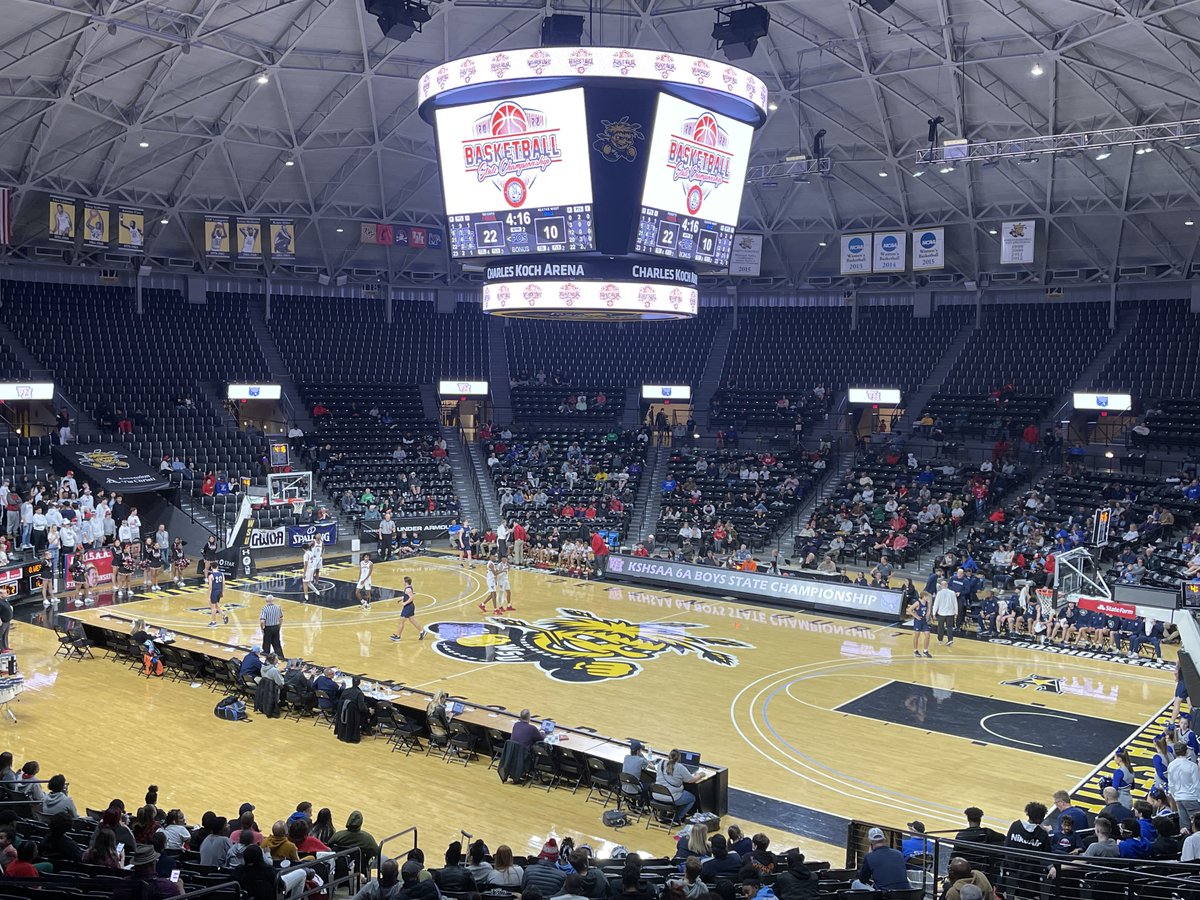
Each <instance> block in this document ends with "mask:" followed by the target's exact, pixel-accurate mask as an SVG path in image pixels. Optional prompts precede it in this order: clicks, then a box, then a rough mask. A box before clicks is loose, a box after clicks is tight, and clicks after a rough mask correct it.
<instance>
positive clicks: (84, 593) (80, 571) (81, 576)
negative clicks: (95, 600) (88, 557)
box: [70, 553, 91, 606]
mask: <svg viewBox="0 0 1200 900" xmlns="http://www.w3.org/2000/svg"><path fill="white" fill-rule="evenodd" d="M70 570H71V580H72V581H73V582H75V605H76V606H83V605H84V604H85V603H86V602H87V601H88V600H90V599H91V597H90V596H89V593H88V581H87V570H88V567H87V563H85V562H84V561H83V554H82V553H72V554H71V565H70Z"/></svg>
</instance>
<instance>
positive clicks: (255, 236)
mask: <svg viewBox="0 0 1200 900" xmlns="http://www.w3.org/2000/svg"><path fill="white" fill-rule="evenodd" d="M234 225H235V226H237V247H238V252H237V255H238V259H262V258H263V248H262V222H261V221H260V220H258V219H235V220H234Z"/></svg>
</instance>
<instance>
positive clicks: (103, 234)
mask: <svg viewBox="0 0 1200 900" xmlns="http://www.w3.org/2000/svg"><path fill="white" fill-rule="evenodd" d="M108 215H109V211H108V207H107V206H92V205H88V204H84V207H83V246H85V247H95V248H96V249H98V250H103V249H104V248H105V247H107V246H108V239H109V234H108Z"/></svg>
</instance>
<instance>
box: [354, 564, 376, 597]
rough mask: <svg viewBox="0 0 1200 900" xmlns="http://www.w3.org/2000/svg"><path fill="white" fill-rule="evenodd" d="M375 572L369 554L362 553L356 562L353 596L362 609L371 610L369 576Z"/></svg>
mask: <svg viewBox="0 0 1200 900" xmlns="http://www.w3.org/2000/svg"><path fill="white" fill-rule="evenodd" d="M374 572H375V562H374V560H372V559H371V557H370V555H369V554H366V553H364V554H363V558H362V559H361V560H359V562H358V584H357V585H356V586H355V588H354V596H355V597H357V598H358V603H359V605H360V606H361V607H362V608H363V609H370V608H371V575H372V574H373V573H374Z"/></svg>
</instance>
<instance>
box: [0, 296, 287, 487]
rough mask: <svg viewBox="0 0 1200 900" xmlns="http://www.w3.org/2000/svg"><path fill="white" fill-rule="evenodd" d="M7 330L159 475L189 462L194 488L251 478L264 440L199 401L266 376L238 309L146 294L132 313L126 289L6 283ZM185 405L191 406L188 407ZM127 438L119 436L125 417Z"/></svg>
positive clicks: (225, 301) (234, 303)
mask: <svg viewBox="0 0 1200 900" xmlns="http://www.w3.org/2000/svg"><path fill="white" fill-rule="evenodd" d="M3 291H4V298H5V302H4V305H3V309H2V310H0V317H3V320H4V322H5V324H6V325H7V326H8V327H9V328H10V329H12V331H13V332H14V333H15V334H16V335H17V337H18V339H19V340H20V341H21V342H22V343H23V344H24V345H25V347H26V348H27V349H28V350H29V351H30V353H32V354H33V355H34V356H35V357H37V358H38V359H39V360H41V361H42V362H43V363H44V364H45V366H46V367H47V368H48V369H50V370H52V371H53V372H54V375H55V380H56V381H57V382H59V383H60V384H62V385H63V386H64V388H65V390H66V392H67V393H68V394H70V395H71V396H72V397H73V398H75V401H76V402H77V403H78V404H80V406H82V407H83V408H84V409H85V410H86V411H87V412H89V413H90V414H91V415H92V417H93V418H94V419H95V420H96V421H97V423H98V424H99V425H100V427H101V431H102V435H103V437H104V439H105V440H115V441H122V442H124V443H125V444H127V445H128V447H129V448H130V452H132V453H134V454H135V455H137V456H139V457H141V458H142V459H144V460H146V461H147V462H149V463H150V464H151V465H153V466H155V467H157V463H158V461H159V460H160V459H161V458H162V457H163V456H175V455H178V456H180V457H182V458H184V459H187V460H190V461H191V465H190V466H189V468H190V469H191V470H192V471H193V473H194V475H195V484H198V483H199V481H200V480H201V479H202V478H203V477H204V473H205V472H206V471H210V470H211V471H214V472H218V471H224V472H226V473H227V474H228V475H229V477H230V478H231V479H232V478H237V477H243V476H244V477H250V478H257V479H258V483H261V481H262V479H261V476H262V475H263V471H262V468H261V460H262V459H263V457H264V456H265V455H266V442H265V440H264V439H262V438H258V437H253V436H250V435H248V434H246V433H244V432H241V431H238V430H237V429H235V428H232V427H230V426H228V425H227V424H226V421H225V419H224V415H223V413H221V412H219V411H218V410H217V409H215V408H214V407H213V406H212V404H211V403H210V402H209V401H208V399H207V397H206V394H205V385H206V384H207V385H211V386H212V388H213V389H214V390H222V389H223V386H224V384H225V383H226V382H229V381H249V382H257V381H264V380H266V376H267V374H268V369H267V365H266V363H265V361H264V360H263V355H262V351H261V350H260V349H259V346H258V343H257V341H255V339H254V334H253V331H252V329H251V326H250V321H249V317H248V315H247V312H246V308H245V305H244V303H242V302H240V301H239V300H238V299H237V298H235V297H232V296H229V295H216V294H214V295H210V297H209V302H208V303H207V304H190V303H188V302H186V300H185V299H184V298H183V297H182V296H181V295H180V294H178V293H176V292H173V291H159V290H146V291H144V292H143V306H144V310H145V312H144V313H143V315H141V316H137V315H135V313H134V300H133V296H132V293H131V291H130V290H129V289H127V288H120V287H89V286H82V285H56V284H43V283H39V282H18V281H6V282H4V285H3ZM187 400H190V401H191V402H192V407H191V408H187V407H186V405H185V403H184V401H187ZM122 414H124V415H125V416H127V417H128V418H129V419H130V420H131V421H132V423H133V428H132V433H129V434H122V433H120V432H119V430H118V428H117V423H118V421H119V420H120V418H121V415H122Z"/></svg>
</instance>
